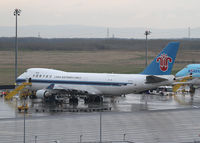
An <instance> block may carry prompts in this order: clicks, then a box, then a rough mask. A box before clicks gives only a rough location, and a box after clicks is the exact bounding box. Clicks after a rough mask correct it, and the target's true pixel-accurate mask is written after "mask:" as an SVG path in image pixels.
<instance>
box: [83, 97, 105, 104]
mask: <svg viewBox="0 0 200 143" xmlns="http://www.w3.org/2000/svg"><path fill="white" fill-rule="evenodd" d="M84 102H85V104H88V103H102V102H103V97H102V96H88V97H85V98H84Z"/></svg>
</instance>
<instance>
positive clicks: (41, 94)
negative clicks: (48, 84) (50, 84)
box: [36, 89, 51, 98]
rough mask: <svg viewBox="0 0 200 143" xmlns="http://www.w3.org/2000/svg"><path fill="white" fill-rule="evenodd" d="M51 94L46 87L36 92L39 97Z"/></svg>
mask: <svg viewBox="0 0 200 143" xmlns="http://www.w3.org/2000/svg"><path fill="white" fill-rule="evenodd" d="M50 95H51V94H50V93H49V92H48V91H47V90H44V89H41V90H37V92H36V97H37V98H47V97H48V96H50Z"/></svg>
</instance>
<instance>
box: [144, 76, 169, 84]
mask: <svg viewBox="0 0 200 143" xmlns="http://www.w3.org/2000/svg"><path fill="white" fill-rule="evenodd" d="M166 80H168V79H166V78H161V77H157V76H154V75H149V76H147V77H146V83H158V82H163V81H166Z"/></svg>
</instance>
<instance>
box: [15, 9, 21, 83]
mask: <svg viewBox="0 0 200 143" xmlns="http://www.w3.org/2000/svg"><path fill="white" fill-rule="evenodd" d="M20 13H21V10H20V9H17V8H16V9H15V10H14V16H15V18H16V27H15V81H16V79H17V52H18V41H17V16H20Z"/></svg>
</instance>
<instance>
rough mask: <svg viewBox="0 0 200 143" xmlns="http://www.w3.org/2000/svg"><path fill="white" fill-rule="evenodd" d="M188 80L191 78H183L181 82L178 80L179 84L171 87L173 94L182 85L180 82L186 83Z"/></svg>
mask: <svg viewBox="0 0 200 143" xmlns="http://www.w3.org/2000/svg"><path fill="white" fill-rule="evenodd" d="M189 79H192V77H185V78H183V79H182V80H180V81H179V82H180V84H176V85H174V86H173V92H176V91H177V90H178V89H179V88H180V87H181V86H183V84H181V82H186V81H188V80H189Z"/></svg>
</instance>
